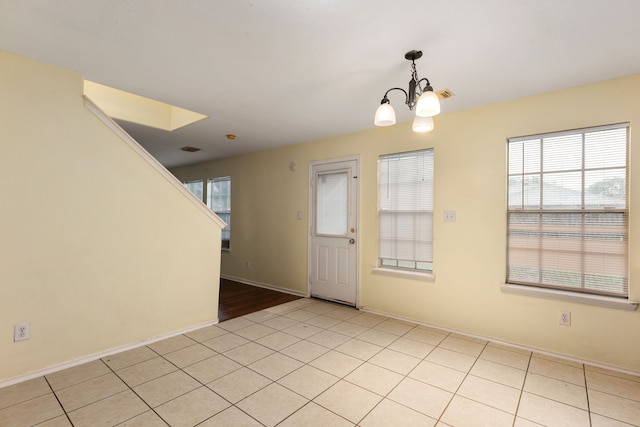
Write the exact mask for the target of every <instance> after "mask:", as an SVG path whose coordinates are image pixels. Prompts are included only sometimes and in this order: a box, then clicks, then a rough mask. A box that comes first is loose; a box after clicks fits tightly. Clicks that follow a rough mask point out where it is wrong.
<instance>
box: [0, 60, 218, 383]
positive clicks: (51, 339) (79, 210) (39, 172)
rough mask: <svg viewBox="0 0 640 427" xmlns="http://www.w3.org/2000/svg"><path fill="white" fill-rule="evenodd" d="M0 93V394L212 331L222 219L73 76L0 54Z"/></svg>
mask: <svg viewBox="0 0 640 427" xmlns="http://www.w3.org/2000/svg"><path fill="white" fill-rule="evenodd" d="M0 93H1V94H2V95H1V96H0V135H1V141H2V144H1V146H2V155H0V174H1V179H0V194H2V209H0V236H1V239H2V245H0V292H1V298H0V387H1V386H3V385H8V384H10V383H13V382H18V381H21V380H23V379H27V378H29V377H31V376H36V375H40V374H42V373H45V372H48V371H51V370H56V369H60V368H62V367H65V366H70V365H73V364H75V363H79V362H82V361H85V360H90V359H91V358H96V357H99V356H101V355H104V354H108V353H109V352H114V351H116V350H121V349H124V348H128V347H131V346H135V345H139V344H140V343H143V342H145V341H149V340H153V339H154V338H157V337H162V336H168V335H171V334H175V333H178V332H180V331H184V330H188V329H190V328H194V327H197V326H201V325H205V324H209V323H215V322H217V319H218V293H219V277H220V230H221V227H222V226H223V225H224V223H223V222H222V221H220V220H219V218H217V217H216V216H215V214H212V213H211V212H210V211H208V209H206V207H204V208H203V205H202V204H201V203H200V202H198V201H197V200H195V199H194V198H192V197H191V196H190V193H188V192H187V191H185V190H184V189H183V187H182V186H181V185H180V183H179V182H178V181H177V180H175V178H173V176H172V175H170V174H169V173H168V172H167V171H166V170H164V168H162V167H161V166H160V165H159V164H157V162H155V163H154V160H153V159H150V158H148V157H145V156H148V155H146V152H145V151H144V150H143V149H142V148H141V147H139V146H137V145H136V144H135V142H134V143H133V144H131V141H127V137H126V135H119V134H118V129H117V126H116V127H115V128H114V127H110V124H109V119H108V118H106V119H105V118H104V117H102V118H100V117H99V116H100V112H99V111H92V110H95V109H93V108H87V106H85V100H84V98H83V78H82V76H81V75H79V74H77V73H74V72H70V71H67V70H62V69H59V68H56V67H53V66H50V65H46V64H43V63H39V62H35V61H32V60H29V59H25V58H22V57H19V56H15V55H13V54H10V53H7V52H1V51H0ZM88 104H89V107H92V105H91V103H90V102H89V103H88ZM27 322H28V323H29V324H30V332H31V338H30V339H29V340H27V341H20V342H14V340H13V328H14V325H15V324H19V323H27Z"/></svg>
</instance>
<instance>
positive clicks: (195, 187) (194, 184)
mask: <svg viewBox="0 0 640 427" xmlns="http://www.w3.org/2000/svg"><path fill="white" fill-rule="evenodd" d="M184 186H185V187H187V189H188V190H189V191H191V192H192V193H193V194H195V196H196V197H197V198H198V199H200V200H203V198H202V190H203V188H204V185H203V182H202V180H200V181H189V182H185V183H184Z"/></svg>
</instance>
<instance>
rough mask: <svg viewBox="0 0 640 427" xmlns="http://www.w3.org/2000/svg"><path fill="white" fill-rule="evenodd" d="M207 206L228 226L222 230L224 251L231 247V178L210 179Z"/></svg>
mask: <svg viewBox="0 0 640 427" xmlns="http://www.w3.org/2000/svg"><path fill="white" fill-rule="evenodd" d="M207 206H209V208H210V209H211V210H212V211H214V212H215V213H216V215H218V216H219V217H220V219H222V220H223V221H224V222H226V223H227V226H226V227H225V228H223V229H222V249H229V248H230V247H231V245H230V243H231V177H230V176H225V177H222V178H213V179H210V180H209V182H208V183H207Z"/></svg>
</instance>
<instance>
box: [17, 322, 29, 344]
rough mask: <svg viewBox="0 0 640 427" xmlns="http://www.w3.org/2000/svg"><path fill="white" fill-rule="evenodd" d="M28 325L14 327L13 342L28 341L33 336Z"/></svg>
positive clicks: (21, 324) (22, 324)
mask: <svg viewBox="0 0 640 427" xmlns="http://www.w3.org/2000/svg"><path fill="white" fill-rule="evenodd" d="M30 329H31V328H30V327H29V324H28V323H20V324H17V325H15V326H14V327H13V341H14V342H18V341H24V340H28V339H29V338H30V336H31V331H30Z"/></svg>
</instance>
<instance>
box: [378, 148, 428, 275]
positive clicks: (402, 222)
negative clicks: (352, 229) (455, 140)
mask: <svg viewBox="0 0 640 427" xmlns="http://www.w3.org/2000/svg"><path fill="white" fill-rule="evenodd" d="M416 156H418V158H419V159H420V160H419V162H422V164H418V165H417V168H416V163H415V162H416V159H417V158H416ZM389 162H398V163H396V164H397V165H400V164H401V163H402V164H403V165H406V166H402V167H401V168H399V169H398V168H395V167H394V169H393V170H392V172H391V173H392V174H393V175H394V176H395V177H396V178H397V179H393V177H392V176H391V175H390V174H389V172H390V171H391V169H390V163H389ZM409 165H411V166H409ZM407 166H408V167H407ZM399 171H404V172H407V171H412V172H415V174H416V176H415V177H412V176H410V175H404V176H403V177H402V178H400V177H399V173H398V174H397V175H396V173H397V172H399ZM433 171H434V150H433V148H429V149H423V150H416V151H411V152H406V153H396V154H388V155H382V156H380V157H379V159H378V266H377V268H375V269H374V271H375V272H378V273H382V274H392V275H400V276H404V277H410V278H416V279H427V280H428V279H432V278H433V191H434V188H433V175H434V172H433ZM420 174H422V175H421V176H420V180H418V179H417V177H418V175H420ZM414 178H416V179H415V180H414ZM421 196H424V197H421ZM409 202H411V203H413V206H409ZM398 213H400V214H401V215H397V214H398ZM384 217H386V218H384ZM402 217H404V219H401V218H402ZM408 217H411V221H407V218H408Z"/></svg>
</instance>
